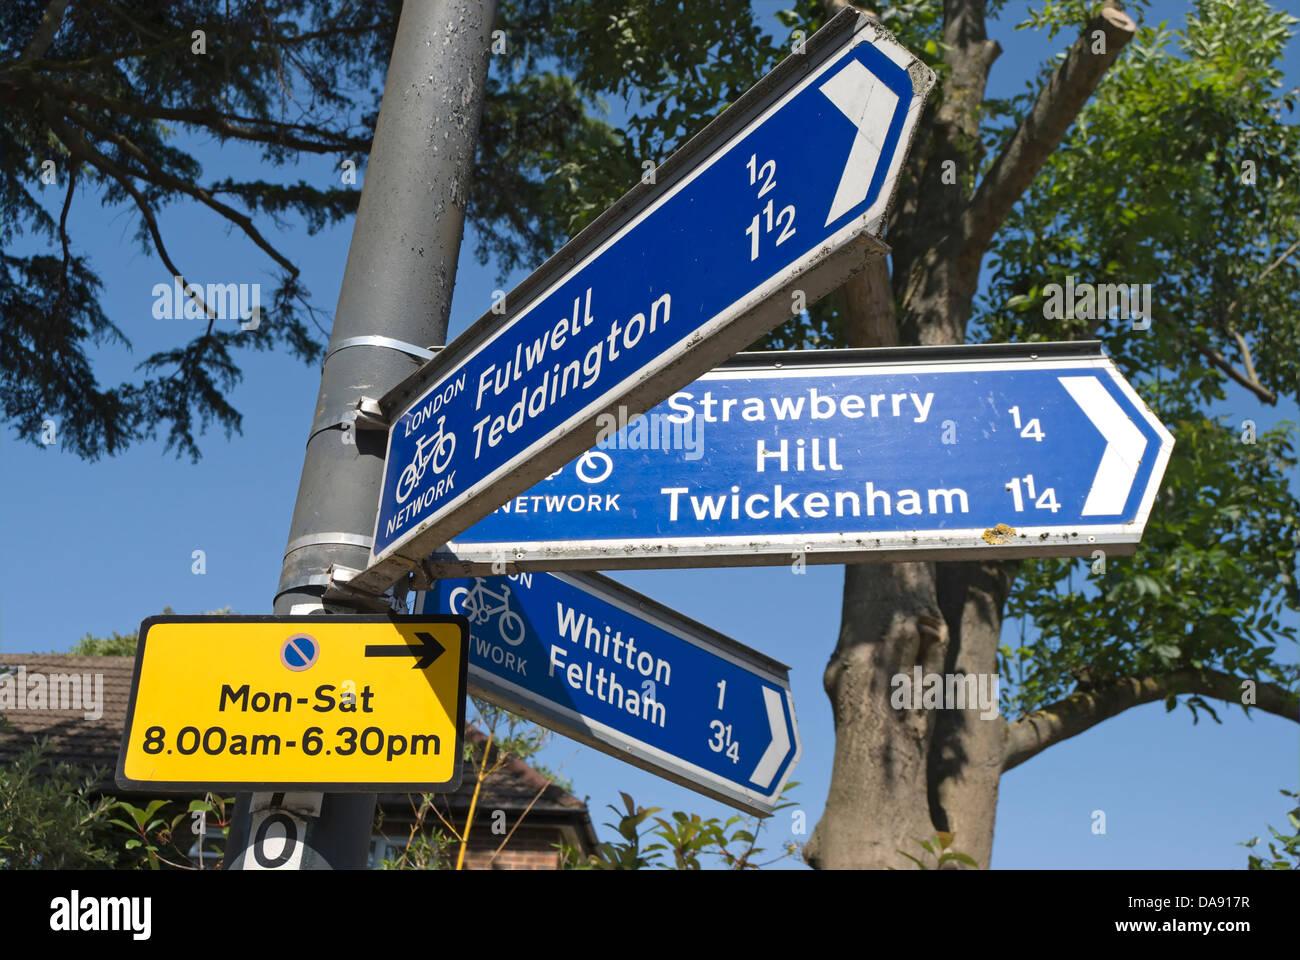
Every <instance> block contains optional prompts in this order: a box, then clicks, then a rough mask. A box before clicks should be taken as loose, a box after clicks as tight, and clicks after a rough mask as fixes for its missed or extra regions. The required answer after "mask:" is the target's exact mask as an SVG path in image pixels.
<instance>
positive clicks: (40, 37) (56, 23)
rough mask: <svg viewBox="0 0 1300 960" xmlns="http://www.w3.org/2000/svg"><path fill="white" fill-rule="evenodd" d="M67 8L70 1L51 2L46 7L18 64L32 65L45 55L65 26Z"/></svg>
mask: <svg viewBox="0 0 1300 960" xmlns="http://www.w3.org/2000/svg"><path fill="white" fill-rule="evenodd" d="M67 8H68V0H50V2H49V3H47V4H46V5H45V13H43V14H42V15H41V22H40V23H39V24H38V25H37V27H36V32H35V33H34V34H32V39H31V40H30V41H28V43H27V46H26V48H25V49H24V50H23V52H22V55H21V56H20V57H19V58H18V60H17V63H31V62H32V61H33V60H38V59H40V58H41V57H43V56H44V55H45V51H46V50H48V49H50V44H52V43H53V42H54V37H55V35H56V34H57V33H58V32H59V27H61V26H62V25H63V12H64V11H65V10H67Z"/></svg>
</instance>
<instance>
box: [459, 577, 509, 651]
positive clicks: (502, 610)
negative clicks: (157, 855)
mask: <svg viewBox="0 0 1300 960" xmlns="http://www.w3.org/2000/svg"><path fill="white" fill-rule="evenodd" d="M450 599H451V612H452V613H462V614H464V615H465V618H466V619H467V620H469V622H470V623H477V624H484V623H487V622H488V621H489V620H491V619H492V617H493V616H494V615H495V614H498V613H499V614H501V616H500V618H499V619H498V620H497V635H498V636H500V637H501V639H502V640H503V641H505V642H506V643H508V644H510V646H512V647H517V646H519V644H521V643H523V642H524V618H523V617H521V616H519V614H517V613H515V611H513V610H511V609H510V588H509V587H506V586H503V587H502V588H501V592H500V593H494V592H493V591H491V590H489V589H488V587H487V584H486V583H485V582H484V581H483V578H482V577H475V578H474V586H473V587H472V588H469V589H467V588H465V587H457V588H456V589H455V590H453V591H452V592H451V598H450ZM495 600H499V601H501V604H500V606H494V605H493V604H492V601H495Z"/></svg>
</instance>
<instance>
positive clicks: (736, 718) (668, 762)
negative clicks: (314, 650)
mask: <svg viewBox="0 0 1300 960" xmlns="http://www.w3.org/2000/svg"><path fill="white" fill-rule="evenodd" d="M416 610H417V612H418V611H428V612H433V611H435V610H437V611H455V612H457V613H461V614H463V615H464V616H465V617H467V618H468V619H469V622H470V637H471V644H470V646H471V653H470V661H469V688H470V692H471V693H472V694H475V695H478V696H482V697H484V698H485V699H488V700H491V701H492V702H493V703H496V704H498V705H500V706H503V707H505V708H507V709H509V710H513V711H514V712H516V713H518V714H520V715H522V716H525V717H528V718H530V719H532V720H535V721H536V722H538V723H540V724H541V725H542V726H545V727H548V728H550V729H552V730H555V731H557V732H559V733H563V734H564V735H566V736H569V737H572V738H574V739H575V740H579V741H581V742H583V743H586V744H589V745H591V746H593V747H595V748H596V749H598V750H602V751H604V752H605V753H609V754H611V755H613V756H616V757H618V758H620V759H622V760H626V761H627V762H628V763H632V764H635V765H636V766H638V767H642V768H643V769H646V770H649V771H651V772H652V773H656V774H659V775H660V776H662V777H666V778H667V779H669V780H672V781H674V782H676V783H680V784H682V785H683V786H685V787H689V788H691V789H692V790H697V791H699V792H700V793H704V794H707V795H708V796H711V797H715V798H717V799H719V800H722V801H723V802H725V803H729V804H731V805H733V806H736V807H740V808H742V809H744V810H749V811H751V812H754V813H758V814H760V815H763V816H766V815H767V814H769V813H771V812H772V810H773V808H774V807H775V805H776V802H777V798H778V797H780V795H781V791H782V790H783V789H784V787H785V783H786V781H787V780H788V779H789V777H790V773H791V771H793V770H794V765H795V763H796V762H797V761H798V759H799V751H800V747H799V732H798V730H797V728H796V726H795V719H794V703H793V700H792V699H791V696H790V681H789V668H788V667H786V666H784V665H783V664H780V663H777V662H776V661H775V660H772V659H771V658H769V657H766V656H764V655H763V654H761V653H758V652H757V651H755V650H750V649H749V648H748V647H745V646H742V645H741V644H739V643H737V642H736V641H734V640H731V639H729V638H728V637H724V636H723V635H722V634H719V633H717V632H715V631H713V630H710V629H709V628H708V627H705V626H702V625H701V624H698V623H696V622H694V621H693V620H689V619H687V618H686V617H683V616H682V615H681V614H678V613H675V612H674V611H672V610H670V609H668V608H667V607H665V606H663V605H661V604H659V603H656V602H655V601H653V600H651V599H649V598H648V597H645V596H642V595H641V594H639V593H637V592H635V591H633V590H630V589H628V588H627V587H624V586H623V585H622V584H619V583H615V582H614V581H613V580H610V579H608V578H607V577H601V576H597V575H594V574H555V575H553V574H548V573H521V574H516V575H512V576H510V577H490V578H468V579H464V580H440V581H437V582H436V583H435V584H434V588H433V590H431V591H430V592H428V593H422V594H419V595H417V598H416Z"/></svg>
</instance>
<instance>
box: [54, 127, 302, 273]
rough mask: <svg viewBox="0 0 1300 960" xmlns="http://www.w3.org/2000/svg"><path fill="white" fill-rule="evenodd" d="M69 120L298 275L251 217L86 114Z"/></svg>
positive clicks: (288, 260)
mask: <svg viewBox="0 0 1300 960" xmlns="http://www.w3.org/2000/svg"><path fill="white" fill-rule="evenodd" d="M69 118H70V119H72V120H74V121H75V122H77V123H79V124H81V126H82V127H83V128H85V129H86V130H89V131H90V132H91V133H94V134H96V135H97V136H99V137H100V138H101V139H105V140H112V141H113V142H114V143H116V144H117V145H118V146H119V147H121V148H122V149H123V150H125V151H126V152H127V153H129V154H130V155H131V156H133V157H134V158H135V159H136V160H137V161H138V162H139V163H140V164H141V165H142V166H143V167H144V168H145V170H146V172H147V177H146V178H147V179H149V180H151V181H152V182H153V183H155V184H156V185H158V186H160V187H162V186H166V187H171V188H172V189H173V190H176V191H177V192H179V193H183V194H185V195H186V196H190V197H193V198H194V199H196V200H198V201H199V202H200V203H202V204H204V205H205V206H207V207H209V208H211V209H212V210H215V211H216V212H217V213H219V214H221V215H222V216H223V217H225V218H226V219H227V220H229V221H230V222H231V223H233V224H235V225H236V226H237V227H239V228H240V229H241V230H242V231H243V232H244V235H245V236H247V237H248V238H249V239H250V240H252V241H253V243H255V244H256V245H257V246H258V247H260V248H261V249H262V250H263V251H264V252H265V253H266V255H267V256H269V257H270V258H271V259H272V260H274V261H275V262H276V263H278V264H279V265H280V266H281V267H283V268H284V269H285V270H287V271H288V272H289V274H290V275H292V276H297V275H298V268H297V267H296V266H294V264H293V262H292V261H291V260H290V259H289V258H288V257H286V256H284V254H282V253H280V251H279V250H277V249H276V248H275V247H274V246H273V245H272V244H271V242H270V241H269V240H267V239H266V238H265V237H264V236H262V234H261V232H260V231H259V230H258V229H257V227H256V226H255V225H254V224H253V220H252V218H251V217H248V216H246V215H245V214H242V213H240V212H239V211H238V210H236V209H235V208H234V207H231V206H228V205H227V204H224V203H222V202H221V201H220V200H217V199H215V198H214V197H213V196H212V195H211V194H210V193H208V192H207V191H206V190H204V189H203V188H202V187H196V186H194V185H193V184H190V183H186V182H185V181H184V180H181V179H179V178H178V177H174V176H172V175H171V174H170V173H168V172H167V171H166V170H164V169H163V168H162V167H160V166H158V164H157V163H155V162H154V161H153V160H152V159H151V158H150V157H149V155H148V154H146V153H145V152H144V151H143V150H141V149H140V148H139V147H138V146H136V144H135V143H134V142H133V141H132V140H131V139H130V138H129V137H127V136H126V135H125V134H121V133H118V132H116V131H114V130H110V129H108V128H106V127H101V126H100V125H99V124H97V123H96V122H95V121H94V120H92V119H90V118H89V117H87V116H85V115H84V114H81V113H78V112H76V111H75V110H70V111H69Z"/></svg>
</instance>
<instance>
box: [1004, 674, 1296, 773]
mask: <svg viewBox="0 0 1300 960" xmlns="http://www.w3.org/2000/svg"><path fill="white" fill-rule="evenodd" d="M1243 682H1245V680H1244V678H1242V677H1234V676H1233V675H1232V674H1229V673H1223V672H1221V671H1219V670H1191V669H1187V670H1178V671H1175V672H1174V673H1171V674H1169V675H1168V676H1165V677H1124V678H1122V679H1119V680H1116V681H1114V682H1112V683H1108V684H1106V685H1105V686H1103V687H1099V688H1097V689H1094V690H1089V691H1087V692H1083V691H1076V692H1075V693H1072V694H1070V695H1069V696H1068V697H1066V698H1065V699H1064V700H1058V701H1057V702H1056V703H1053V704H1051V705H1050V706H1046V707H1044V708H1043V709H1041V710H1035V711H1034V712H1033V713H1030V714H1026V715H1025V716H1023V717H1021V718H1020V719H1019V720H1016V721H1014V722H1013V723H1010V724H1008V725H1007V735H1006V741H1005V746H1004V749H1003V754H1002V771H1003V772H1004V773H1005V772H1006V771H1008V770H1010V769H1012V768H1013V767H1017V766H1019V765H1020V764H1022V763H1024V762H1025V761H1026V760H1028V759H1029V758H1030V757H1033V756H1034V755H1035V754H1037V753H1040V752H1041V751H1043V750H1046V749H1047V748H1048V747H1050V746H1052V745H1053V744H1057V743H1060V742H1061V741H1062V740H1068V739H1069V738H1070V737H1073V736H1076V735H1078V734H1080V733H1083V732H1084V731H1085V730H1088V729H1090V728H1091V727H1094V726H1096V725H1097V724H1099V723H1101V722H1102V721H1103V720H1109V719H1110V718H1111V717H1113V716H1115V715H1117V714H1119V713H1122V712H1123V711H1125V710H1127V709H1129V708H1130V707H1136V706H1141V705H1142V704H1144V703H1154V702H1155V701H1157V700H1163V699H1165V698H1166V697H1168V696H1170V695H1171V694H1180V693H1192V694H1200V695H1203V696H1207V697H1213V698H1215V699H1217V700H1224V701H1227V702H1229V703H1241V697H1242V683H1243ZM1254 706H1255V707H1256V708H1258V709H1260V710H1263V711H1264V712H1265V713H1271V714H1274V715H1275V716H1279V717H1283V718H1284V719H1287V720H1295V721H1297V722H1300V717H1297V713H1296V710H1297V700H1296V694H1294V693H1292V692H1290V691H1288V690H1286V689H1284V688H1283V687H1280V686H1278V685H1277V684H1273V683H1264V682H1259V681H1256V682H1255V704H1254Z"/></svg>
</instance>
